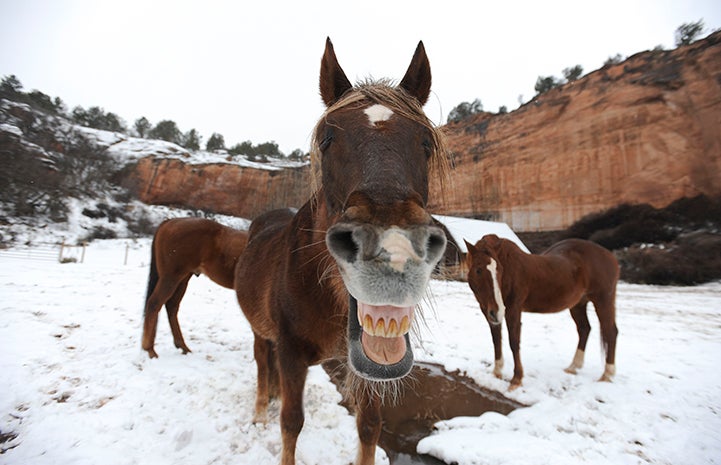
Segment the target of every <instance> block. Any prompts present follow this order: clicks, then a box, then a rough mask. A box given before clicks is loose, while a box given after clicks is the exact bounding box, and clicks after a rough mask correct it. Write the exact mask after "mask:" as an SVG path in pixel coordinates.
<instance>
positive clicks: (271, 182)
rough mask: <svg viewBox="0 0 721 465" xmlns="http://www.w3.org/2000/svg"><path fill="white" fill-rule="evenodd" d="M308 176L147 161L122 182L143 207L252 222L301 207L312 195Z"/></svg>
mask: <svg viewBox="0 0 721 465" xmlns="http://www.w3.org/2000/svg"><path fill="white" fill-rule="evenodd" d="M309 174H310V170H309V169H308V167H307V166H304V167H300V168H285V169H273V168H272V167H269V169H257V168H249V167H245V166H239V165H233V164H218V163H212V164H188V163H184V162H183V161H182V160H180V159H176V158H155V157H147V158H143V159H141V160H139V161H138V162H137V164H136V165H134V166H133V167H132V170H131V172H130V174H129V175H128V176H127V177H126V179H125V180H124V181H123V184H124V185H125V186H126V187H129V188H130V189H131V190H132V191H133V192H134V193H135V194H136V195H137V196H138V197H139V198H140V200H142V201H143V202H145V203H149V204H163V205H176V206H182V207H186V208H198V209H203V210H209V211H213V212H216V213H223V214H226V215H233V216H238V217H241V218H251V219H252V218H254V217H255V216H257V215H258V214H260V213H263V212H265V211H268V210H272V209H274V208H281V207H295V208H298V207H300V206H301V205H303V203H304V202H305V201H306V200H307V199H308V197H309V195H310V181H309V179H310V178H309Z"/></svg>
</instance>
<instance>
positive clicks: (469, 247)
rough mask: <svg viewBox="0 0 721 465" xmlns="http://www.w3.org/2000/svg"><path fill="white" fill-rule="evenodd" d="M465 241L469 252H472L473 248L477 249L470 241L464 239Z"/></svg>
mask: <svg viewBox="0 0 721 465" xmlns="http://www.w3.org/2000/svg"><path fill="white" fill-rule="evenodd" d="M463 242H465V243H466V250H468V253H470V252H471V250H476V248H475V246H474V245H473V244H471V243H470V242H468V241H467V240H465V239H463Z"/></svg>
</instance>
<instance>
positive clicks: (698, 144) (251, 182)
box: [125, 32, 721, 232]
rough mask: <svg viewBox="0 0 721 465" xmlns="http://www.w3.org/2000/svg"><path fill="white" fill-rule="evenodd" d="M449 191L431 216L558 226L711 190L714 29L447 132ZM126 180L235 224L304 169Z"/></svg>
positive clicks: (719, 36)
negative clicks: (226, 216) (623, 205)
mask: <svg viewBox="0 0 721 465" xmlns="http://www.w3.org/2000/svg"><path fill="white" fill-rule="evenodd" d="M446 130H447V134H448V139H449V143H450V145H451V148H452V150H453V152H454V165H455V166H454V168H453V170H452V184H451V186H450V189H447V191H446V193H445V194H446V195H445V197H444V198H443V199H441V198H440V195H439V189H438V186H437V185H433V186H432V189H431V192H432V195H431V197H432V203H431V207H432V209H433V210H434V211H435V212H437V213H443V214H448V215H459V216H468V217H477V218H478V217H480V218H484V219H493V220H498V221H503V222H506V223H508V224H509V225H510V226H511V227H512V228H513V229H514V230H516V231H519V232H520V231H543V230H556V229H562V228H565V227H567V226H569V225H570V224H572V223H573V222H574V221H576V220H578V219H579V218H581V217H582V216H584V215H586V214H588V213H592V212H598V211H602V210H605V209H608V208H611V207H614V206H616V205H618V204H620V203H624V202H629V203H649V204H651V205H653V206H656V207H662V206H665V205H667V204H669V203H671V202H672V201H674V200H676V199H678V198H681V197H692V196H695V195H698V194H706V195H709V196H716V195H721V32H719V33H715V34H713V35H711V36H709V37H708V38H706V39H704V40H702V41H699V42H696V43H694V44H692V45H689V46H685V47H681V48H678V49H676V50H673V51H653V52H651V51H649V52H642V53H639V54H636V55H634V56H632V57H630V58H629V59H627V60H626V61H624V62H623V63H621V64H618V65H614V66H606V67H604V68H602V69H599V70H597V71H594V72H592V73H590V74H589V75H587V76H585V77H583V78H582V79H579V80H578V81H576V82H573V83H570V84H567V85H565V86H563V87H561V88H557V89H554V90H551V91H549V92H547V93H545V94H543V95H541V96H539V97H537V98H535V99H534V100H532V101H531V102H529V103H527V104H525V105H524V106H522V107H521V108H519V109H518V110H516V111H513V112H511V113H509V114H505V115H491V114H482V115H477V116H475V117H474V118H471V119H469V120H465V121H462V122H460V123H457V124H451V125H448V126H446ZM125 185H127V186H130V187H131V188H132V190H133V191H134V192H135V193H136V194H137V195H138V196H139V197H140V199H141V200H143V201H145V202H147V203H161V204H176V205H183V206H187V207H192V208H200V209H206V210H211V211H215V212H220V213H226V214H231V215H236V216H242V217H246V218H253V217H254V216H255V215H257V214H258V213H261V212H263V211H266V210H268V209H271V208H275V207H280V206H293V207H298V206H300V205H301V204H302V203H303V202H304V201H305V200H306V199H307V197H308V193H309V189H308V169H307V167H305V168H295V169H285V170H280V171H270V170H258V169H252V168H247V167H240V166H234V165H228V164H222V165H214V164H210V165H191V164H185V163H183V162H182V161H181V160H169V159H162V158H147V159H143V160H141V161H139V162H138V163H137V165H136V168H135V170H134V171H133V172H132V173H131V174H130V175H129V176H127V177H126V180H125Z"/></svg>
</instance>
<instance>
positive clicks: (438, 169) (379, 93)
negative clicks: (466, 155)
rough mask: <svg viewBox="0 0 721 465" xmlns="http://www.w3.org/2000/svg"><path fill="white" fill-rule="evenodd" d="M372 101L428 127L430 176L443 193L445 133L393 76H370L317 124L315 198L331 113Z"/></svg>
mask: <svg viewBox="0 0 721 465" xmlns="http://www.w3.org/2000/svg"><path fill="white" fill-rule="evenodd" d="M368 102H371V103H377V104H381V105H384V106H386V107H388V108H390V109H391V110H392V111H393V113H397V114H399V115H401V116H403V117H404V118H408V119H410V120H411V121H414V122H416V123H418V124H420V125H422V126H423V127H425V128H426V129H428V131H429V133H430V134H431V147H430V148H431V156H430V158H429V177H430V176H436V177H438V179H439V181H440V187H441V193H443V191H444V187H445V185H446V182H447V181H448V177H449V172H450V163H449V159H450V157H449V155H450V151H449V149H448V146H447V144H446V138H445V135H444V133H443V132H442V131H441V130H440V128H438V127H436V126H435V125H434V124H433V122H432V121H431V120H430V119H429V118H428V116H426V114H425V113H424V112H423V106H422V105H421V104H420V102H418V100H417V99H416V98H415V97H413V96H411V95H409V94H408V93H407V92H406V91H405V90H403V89H401V88H400V87H397V86H394V85H393V83H392V81H391V80H390V79H380V80H377V81H372V80H366V81H364V82H361V83H357V84H356V85H355V86H354V87H353V88H352V89H350V90H348V91H347V92H346V93H345V94H344V95H343V96H342V97H341V98H340V99H338V101H337V102H335V103H334V104H333V105H331V106H330V107H328V108H327V109H326V111H325V112H324V113H323V115H322V116H321V117H320V119H319V120H318V123H317V124H316V126H315V127H314V128H313V134H312V136H311V142H310V163H311V190H312V193H313V194H312V196H313V198H315V196H316V194H317V193H318V191H319V190H320V188H321V187H322V180H321V179H322V178H321V176H320V173H321V170H320V159H321V151H320V140H319V135H318V129H319V127H320V125H321V124H322V123H323V122H324V121H325V119H326V117H327V116H328V115H329V114H330V113H332V112H334V111H336V110H339V109H341V108H346V107H356V108H360V107H361V106H364V105H366V104H367V103H368Z"/></svg>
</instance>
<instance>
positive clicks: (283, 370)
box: [278, 346, 308, 465]
mask: <svg viewBox="0 0 721 465" xmlns="http://www.w3.org/2000/svg"><path fill="white" fill-rule="evenodd" d="M294 352H297V351H293V350H292V349H291V350H283V348H282V347H280V346H278V362H279V365H280V366H279V368H280V393H281V399H282V404H281V407H280V430H281V439H282V444H283V452H282V453H281V460H280V464H281V465H295V446H296V443H297V442H298V435H299V434H300V430H301V429H303V423H304V422H305V416H304V414H303V388H304V387H305V379H306V377H307V376H308V365H307V364H306V363H305V362H304V361H302V360H300V359H299V357H298V355H297V354H296V353H294Z"/></svg>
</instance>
